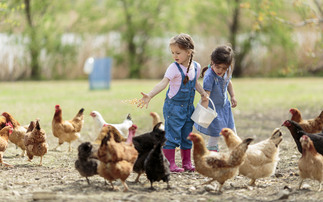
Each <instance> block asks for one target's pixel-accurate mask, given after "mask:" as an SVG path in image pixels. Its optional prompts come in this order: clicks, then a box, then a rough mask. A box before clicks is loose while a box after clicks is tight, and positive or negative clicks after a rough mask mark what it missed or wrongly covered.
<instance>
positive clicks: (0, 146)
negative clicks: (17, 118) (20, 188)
mask: <svg viewBox="0 0 323 202" xmlns="http://www.w3.org/2000/svg"><path fill="white" fill-rule="evenodd" d="M11 134H12V127H11V126H9V125H7V126H5V127H4V128H2V129H1V130H0V164H3V165H4V166H7V167H12V165H9V164H7V163H5V162H3V153H4V152H5V151H6V149H7V147H8V139H9V136H10V135H11Z"/></svg>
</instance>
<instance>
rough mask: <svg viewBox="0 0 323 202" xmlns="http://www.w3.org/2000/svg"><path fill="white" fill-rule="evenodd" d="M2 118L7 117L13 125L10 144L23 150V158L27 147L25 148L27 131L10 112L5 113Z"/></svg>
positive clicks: (8, 121)
mask: <svg viewBox="0 0 323 202" xmlns="http://www.w3.org/2000/svg"><path fill="white" fill-rule="evenodd" d="M2 116H4V117H6V121H7V123H10V124H12V127H13V131H12V134H11V135H10V136H9V140H10V142H12V143H14V144H15V145H16V146H18V147H19V148H20V149H22V153H21V156H22V157H23V156H25V152H26V147H25V143H24V140H25V136H26V132H27V129H26V128H25V127H23V126H21V125H20V124H19V122H18V121H17V120H16V119H14V118H13V116H12V115H11V114H9V113H8V112H3V113H2Z"/></svg>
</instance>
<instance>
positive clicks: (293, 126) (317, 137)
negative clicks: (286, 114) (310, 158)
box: [282, 120, 323, 155]
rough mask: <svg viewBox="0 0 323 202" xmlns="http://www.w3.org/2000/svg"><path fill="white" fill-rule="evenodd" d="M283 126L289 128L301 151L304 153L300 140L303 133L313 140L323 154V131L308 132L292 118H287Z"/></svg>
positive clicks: (317, 149)
mask: <svg viewBox="0 0 323 202" xmlns="http://www.w3.org/2000/svg"><path fill="white" fill-rule="evenodd" d="M282 126H286V127H287V128H288V130H289V131H290V134H291V135H292V136H293V138H294V141H295V143H296V146H297V149H298V151H299V152H300V153H302V145H301V142H300V141H299V140H300V138H301V137H302V136H303V135H307V136H308V137H309V138H310V139H311V140H312V141H313V144H314V147H315V149H316V151H317V152H318V153H320V154H322V155H323V133H316V134H311V133H306V132H305V131H304V130H303V129H302V127H301V126H300V125H299V124H298V123H296V122H295V121H291V120H286V121H285V122H284V123H283V125H282Z"/></svg>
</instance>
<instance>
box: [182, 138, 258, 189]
mask: <svg viewBox="0 0 323 202" xmlns="http://www.w3.org/2000/svg"><path fill="white" fill-rule="evenodd" d="M187 139H189V140H191V141H192V142H193V158H194V164H195V169H196V171H197V172H198V173H200V174H202V175H204V176H206V177H210V178H212V180H210V181H208V182H206V183H204V184H209V183H211V182H213V181H215V180H216V181H218V182H219V183H220V188H219V192H221V190H222V187H223V184H224V183H225V181H227V180H228V179H231V178H233V177H234V176H236V175H237V174H238V170H239V166H240V165H241V164H242V163H243V162H244V159H245V156H246V151H247V149H248V145H249V144H250V142H251V141H252V140H253V139H252V138H247V139H245V140H243V141H242V143H241V144H239V145H238V146H237V147H235V148H234V149H233V151H232V152H230V153H223V152H213V151H209V150H208V149H207V148H206V146H205V142H204V139H203V137H202V136H201V135H199V134H196V133H190V134H189V136H188V137H187Z"/></svg>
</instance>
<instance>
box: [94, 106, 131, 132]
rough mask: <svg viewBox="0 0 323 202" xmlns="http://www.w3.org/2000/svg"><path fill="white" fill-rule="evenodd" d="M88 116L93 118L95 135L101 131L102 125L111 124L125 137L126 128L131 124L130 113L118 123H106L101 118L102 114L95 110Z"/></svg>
mask: <svg viewBox="0 0 323 202" xmlns="http://www.w3.org/2000/svg"><path fill="white" fill-rule="evenodd" d="M90 116H92V117H93V120H94V133H95V134H96V135H99V134H100V131H101V129H102V127H103V125H112V126H114V127H115V128H116V129H117V130H118V131H119V133H120V134H122V136H123V137H127V135H128V129H129V128H130V127H131V126H132V124H133V122H132V120H131V116H130V114H128V115H127V117H126V119H125V120H124V121H123V122H122V123H118V124H111V123H107V122H106V121H105V120H104V119H103V117H102V115H101V114H100V113H99V112H97V111H92V112H91V113H90Z"/></svg>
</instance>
